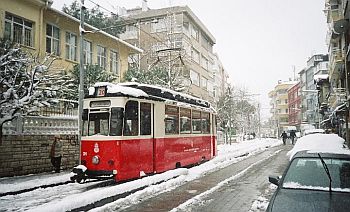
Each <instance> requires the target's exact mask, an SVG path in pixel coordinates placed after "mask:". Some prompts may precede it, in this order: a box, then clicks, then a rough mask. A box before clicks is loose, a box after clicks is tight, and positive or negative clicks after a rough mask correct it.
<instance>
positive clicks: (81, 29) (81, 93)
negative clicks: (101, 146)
mask: <svg viewBox="0 0 350 212" xmlns="http://www.w3.org/2000/svg"><path fill="white" fill-rule="evenodd" d="M80 1H81V5H80V27H79V32H80V64H79V72H80V75H79V109H78V111H79V113H78V114H79V115H78V128H79V129H78V140H79V152H81V135H82V128H83V127H82V126H83V123H82V122H83V120H82V114H83V99H84V75H85V74H84V15H85V9H86V8H85V6H84V0H80ZM80 160H81V158H80V156H79V164H80V163H81V161H80Z"/></svg>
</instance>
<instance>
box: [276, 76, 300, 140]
mask: <svg viewBox="0 0 350 212" xmlns="http://www.w3.org/2000/svg"><path fill="white" fill-rule="evenodd" d="M297 83H298V82H297V81H287V82H282V81H279V82H278V84H277V85H276V86H275V88H274V89H273V90H272V91H270V92H269V98H270V106H271V110H270V113H271V115H272V117H271V119H270V123H271V124H272V126H273V128H274V134H275V135H276V136H279V135H280V134H281V133H282V131H283V127H285V126H289V108H288V106H289V105H288V89H290V88H291V87H292V86H294V85H296V84H297Z"/></svg>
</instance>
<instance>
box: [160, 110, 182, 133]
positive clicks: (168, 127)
mask: <svg viewBox="0 0 350 212" xmlns="http://www.w3.org/2000/svg"><path fill="white" fill-rule="evenodd" d="M164 125H165V134H167V135H169V134H179V108H178V107H176V106H171V105H165V119H164Z"/></svg>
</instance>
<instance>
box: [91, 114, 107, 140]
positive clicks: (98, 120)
mask: <svg viewBox="0 0 350 212" xmlns="http://www.w3.org/2000/svg"><path fill="white" fill-rule="evenodd" d="M108 124H109V113H90V114H89V135H108V131H109V128H108Z"/></svg>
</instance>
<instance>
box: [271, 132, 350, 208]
mask: <svg viewBox="0 0 350 212" xmlns="http://www.w3.org/2000/svg"><path fill="white" fill-rule="evenodd" d="M343 142H344V140H343V139H341V138H340V137H338V136H337V135H334V134H313V135H307V136H304V137H302V138H300V140H299V141H298V142H297V143H296V145H295V147H294V148H295V149H294V150H291V151H290V152H289V153H288V154H289V155H290V157H291V160H290V163H289V165H288V167H287V169H286V170H285V172H284V174H283V175H282V177H277V176H270V177H269V181H270V182H271V183H273V184H275V185H277V186H278V188H277V190H276V191H275V193H274V194H273V196H272V198H271V200H270V203H269V205H268V208H267V210H266V211H268V212H275V211H276V212H277V211H314V212H322V211H325V212H326V211H327V212H329V211H334V212H335V211H338V212H339V211H340V212H342V211H349V209H348V205H349V204H350V151H349V150H348V149H344V148H343V144H342V143H343Z"/></svg>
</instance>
